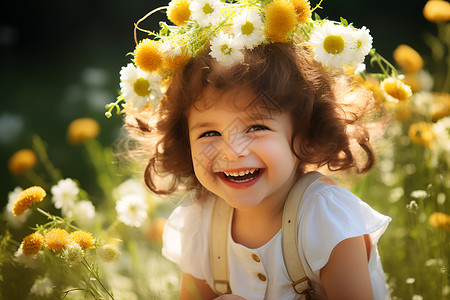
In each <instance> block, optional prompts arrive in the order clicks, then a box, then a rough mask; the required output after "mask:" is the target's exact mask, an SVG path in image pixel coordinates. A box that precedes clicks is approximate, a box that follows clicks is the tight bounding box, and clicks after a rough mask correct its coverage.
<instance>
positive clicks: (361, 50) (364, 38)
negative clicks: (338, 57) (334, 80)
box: [351, 27, 372, 65]
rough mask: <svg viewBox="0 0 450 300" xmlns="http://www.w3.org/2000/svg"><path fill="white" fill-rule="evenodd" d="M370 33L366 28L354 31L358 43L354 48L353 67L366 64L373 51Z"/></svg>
mask: <svg viewBox="0 0 450 300" xmlns="http://www.w3.org/2000/svg"><path fill="white" fill-rule="evenodd" d="M369 32H370V30H369V29H367V28H366V27H362V28H361V29H355V30H354V32H353V34H354V36H355V40H356V43H355V46H354V49H355V52H354V58H353V61H352V62H351V65H358V64H361V63H362V62H364V58H365V57H366V55H367V54H369V52H370V50H371V49H372V36H371V35H370V33H369Z"/></svg>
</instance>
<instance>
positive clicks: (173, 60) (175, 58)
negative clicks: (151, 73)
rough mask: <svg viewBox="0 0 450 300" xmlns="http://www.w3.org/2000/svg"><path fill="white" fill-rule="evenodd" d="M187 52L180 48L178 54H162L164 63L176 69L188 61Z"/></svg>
mask: <svg viewBox="0 0 450 300" xmlns="http://www.w3.org/2000/svg"><path fill="white" fill-rule="evenodd" d="M190 58H191V57H190V55H189V53H185V52H184V50H181V53H180V54H179V55H171V54H167V55H166V56H164V65H165V66H166V67H167V68H169V69H170V70H173V71H176V70H178V69H180V68H182V67H184V65H186V64H187V63H188V62H189V59H190Z"/></svg>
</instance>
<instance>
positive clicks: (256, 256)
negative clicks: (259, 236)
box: [252, 253, 261, 262]
mask: <svg viewBox="0 0 450 300" xmlns="http://www.w3.org/2000/svg"><path fill="white" fill-rule="evenodd" d="M252 258H253V260H254V261H256V262H260V261H261V260H260V259H259V257H258V255H256V254H254V253H253V254H252Z"/></svg>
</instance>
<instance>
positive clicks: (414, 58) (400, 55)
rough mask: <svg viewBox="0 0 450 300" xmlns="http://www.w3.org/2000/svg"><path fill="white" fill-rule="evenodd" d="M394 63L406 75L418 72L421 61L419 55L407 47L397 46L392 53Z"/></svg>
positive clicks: (420, 67) (421, 64) (421, 65)
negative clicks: (406, 73)
mask: <svg viewBox="0 0 450 300" xmlns="http://www.w3.org/2000/svg"><path fill="white" fill-rule="evenodd" d="M393 57H394V60H395V62H396V63H397V64H398V65H399V66H400V67H401V68H403V70H405V71H406V72H408V73H415V72H417V71H420V70H421V69H422V67H423V59H422V56H420V54H419V53H418V52H417V51H416V50H414V49H413V48H411V47H410V46H408V45H400V46H398V47H397V48H396V49H395V50H394V53H393Z"/></svg>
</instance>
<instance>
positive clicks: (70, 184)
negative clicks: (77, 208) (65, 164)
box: [51, 178, 80, 210]
mask: <svg viewBox="0 0 450 300" xmlns="http://www.w3.org/2000/svg"><path fill="white" fill-rule="evenodd" d="M51 192H52V196H53V197H52V201H53V203H54V204H55V207H56V208H62V209H64V210H67V209H70V208H72V207H73V206H74V204H75V201H76V200H77V198H78V193H79V192H80V189H79V188H78V185H77V183H76V182H75V181H73V180H72V179H70V178H66V179H61V180H60V181H58V183H57V184H56V185H54V186H52V188H51Z"/></svg>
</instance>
